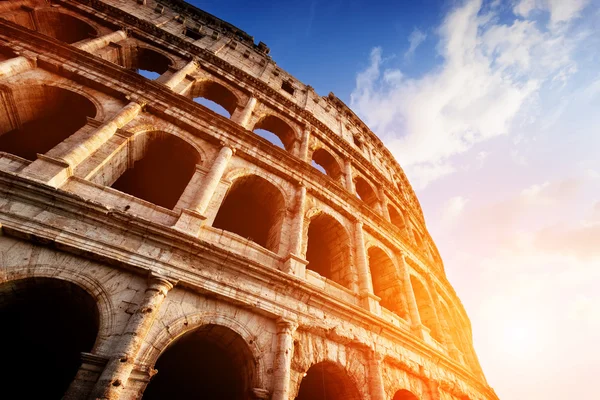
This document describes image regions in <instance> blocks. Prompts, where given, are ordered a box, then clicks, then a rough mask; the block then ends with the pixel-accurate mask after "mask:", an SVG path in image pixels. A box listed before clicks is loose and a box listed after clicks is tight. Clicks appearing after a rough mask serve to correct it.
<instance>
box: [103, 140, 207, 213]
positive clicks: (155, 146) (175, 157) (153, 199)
mask: <svg viewBox="0 0 600 400" xmlns="http://www.w3.org/2000/svg"><path fill="white" fill-rule="evenodd" d="M148 135H149V139H148V140H147V142H145V143H147V144H146V146H144V148H143V149H142V150H140V153H141V154H140V159H138V160H137V161H136V162H135V163H134V165H133V168H130V169H128V170H127V171H125V173H124V174H123V175H121V177H120V178H119V179H117V181H116V182H115V183H113V184H112V187H113V188H114V189H117V190H119V191H121V192H124V193H127V194H130V195H132V196H135V197H137V198H140V199H142V200H145V201H148V202H150V203H153V204H156V205H158V206H161V207H164V208H168V209H173V208H174V207H175V205H176V204H177V201H178V200H179V197H181V194H182V193H183V191H184V190H185V188H186V186H187V184H188V182H189V181H190V179H191V178H192V176H193V175H194V172H195V171H196V164H198V163H199V162H200V156H199V155H198V152H197V151H196V150H195V149H194V148H193V147H192V146H191V145H190V144H189V143H187V142H186V141H184V140H182V139H180V138H178V137H177V136H173V135H169V134H159V133H150V134H148Z"/></svg>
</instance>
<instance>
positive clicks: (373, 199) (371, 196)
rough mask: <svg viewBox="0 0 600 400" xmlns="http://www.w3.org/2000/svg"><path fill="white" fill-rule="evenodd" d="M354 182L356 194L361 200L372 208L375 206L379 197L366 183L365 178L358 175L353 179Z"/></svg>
mask: <svg viewBox="0 0 600 400" xmlns="http://www.w3.org/2000/svg"><path fill="white" fill-rule="evenodd" d="M355 184H356V194H357V195H358V197H360V199H361V200H362V201H364V202H365V203H367V205H368V206H369V207H371V208H373V209H375V208H377V204H378V203H379V199H378V198H377V194H376V193H375V191H374V190H373V188H372V187H371V185H369V184H368V183H367V181H366V180H364V179H363V178H361V177H360V176H359V177H357V178H356V179H355Z"/></svg>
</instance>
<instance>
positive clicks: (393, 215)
mask: <svg viewBox="0 0 600 400" xmlns="http://www.w3.org/2000/svg"><path fill="white" fill-rule="evenodd" d="M388 213H389V214H390V222H391V223H392V224H393V225H395V226H396V228H398V229H400V230H401V231H404V229H406V225H405V224H404V217H402V214H400V212H399V211H398V210H397V209H396V207H394V206H393V205H391V204H388Z"/></svg>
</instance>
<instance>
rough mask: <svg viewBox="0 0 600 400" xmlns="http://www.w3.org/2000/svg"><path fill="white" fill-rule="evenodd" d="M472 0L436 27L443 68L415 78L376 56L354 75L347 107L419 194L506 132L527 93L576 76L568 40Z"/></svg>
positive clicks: (521, 110)
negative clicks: (458, 158)
mask: <svg viewBox="0 0 600 400" xmlns="http://www.w3.org/2000/svg"><path fill="white" fill-rule="evenodd" d="M481 7H482V3H481V1H479V0H472V1H467V2H465V3H464V4H463V5H462V6H461V7H459V8H456V9H455V10H453V11H452V12H450V13H449V14H448V16H447V17H446V18H445V20H444V22H443V23H442V25H441V26H440V27H439V29H438V34H439V43H438V52H439V53H440V55H441V56H442V58H443V63H442V65H441V66H439V67H438V68H436V69H434V70H432V71H430V72H429V73H427V74H425V75H424V76H423V77H421V78H419V79H411V78H409V77H406V76H404V75H403V73H402V71H400V70H399V69H397V68H391V67H390V68H386V67H387V64H389V61H387V60H385V59H384V58H383V50H382V49H381V48H375V49H373V51H372V52H371V57H370V65H369V66H368V67H367V68H366V69H365V70H363V71H362V72H361V73H359V74H358V75H357V79H356V87H355V89H354V91H353V92H352V94H351V101H350V102H351V106H352V107H353V108H354V109H355V110H356V111H357V113H358V114H359V115H360V116H361V117H362V118H363V119H364V120H365V122H366V123H367V124H368V125H369V126H370V127H371V128H372V129H373V130H374V131H375V132H376V133H377V134H378V135H379V136H380V137H381V138H382V139H383V140H384V142H385V143H386V145H387V147H388V148H390V150H391V151H392V152H393V153H394V154H395V156H396V158H397V159H398V160H399V162H400V163H401V164H402V165H403V166H404V167H405V169H406V170H407V173H408V174H409V177H410V179H411V182H412V183H413V184H414V185H415V187H417V188H422V187H424V186H425V185H427V184H428V183H429V182H431V181H432V180H435V179H437V178H439V177H441V176H445V175H448V174H450V173H451V172H453V171H454V170H456V167H455V166H454V165H453V163H452V160H451V157H453V156H454V155H457V154H460V153H464V152H466V151H468V150H469V149H470V148H471V147H472V146H473V145H474V144H476V143H479V142H482V141H485V140H488V139H490V138H493V137H495V136H498V135H504V134H508V133H510V132H511V127H512V126H513V123H515V121H516V119H517V118H518V117H519V116H520V115H521V114H522V113H524V112H525V111H526V108H527V106H528V104H529V100H530V99H531V98H532V95H534V94H537V93H538V92H539V90H540V88H541V87H542V86H543V85H544V84H545V83H547V82H551V81H552V80H555V79H559V80H564V79H566V77H568V76H570V75H571V74H572V73H574V72H575V71H576V65H575V63H574V62H573V60H572V59H571V54H572V52H573V49H574V44H573V40H571V39H569V38H568V37H567V36H566V33H564V32H563V31H560V32H558V33H557V32H553V31H548V30H544V31H542V30H540V29H539V28H538V27H537V26H536V24H535V23H534V22H532V21H524V20H515V21H513V22H512V23H511V24H508V25H505V24H499V23H497V22H495V21H497V15H496V14H495V12H496V11H494V10H492V11H489V12H486V13H484V12H483V11H482V10H481Z"/></svg>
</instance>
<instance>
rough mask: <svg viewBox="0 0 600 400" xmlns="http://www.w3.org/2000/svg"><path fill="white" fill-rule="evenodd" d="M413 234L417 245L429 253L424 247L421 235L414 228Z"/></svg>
mask: <svg viewBox="0 0 600 400" xmlns="http://www.w3.org/2000/svg"><path fill="white" fill-rule="evenodd" d="M412 234H413V237H414V238H415V245H416V246H417V247H418V248H419V249H421V250H423V251H424V252H427V249H426V248H424V247H423V239H421V234H420V233H419V232H417V230H416V229H414V228H413V229H412Z"/></svg>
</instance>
